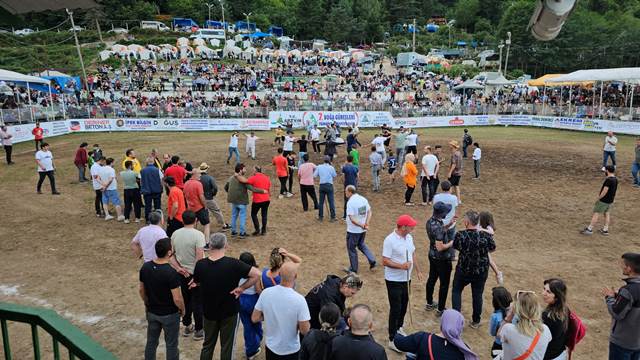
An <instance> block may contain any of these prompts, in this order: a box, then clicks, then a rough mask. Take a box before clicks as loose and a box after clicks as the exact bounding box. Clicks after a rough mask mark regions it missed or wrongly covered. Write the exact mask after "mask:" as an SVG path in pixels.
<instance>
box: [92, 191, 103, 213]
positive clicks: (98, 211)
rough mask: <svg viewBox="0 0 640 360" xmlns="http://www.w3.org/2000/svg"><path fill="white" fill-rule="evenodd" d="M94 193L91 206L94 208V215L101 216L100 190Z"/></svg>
mask: <svg viewBox="0 0 640 360" xmlns="http://www.w3.org/2000/svg"><path fill="white" fill-rule="evenodd" d="M94 191H95V192H96V198H95V200H94V201H93V204H94V205H95V207H96V215H102V190H94Z"/></svg>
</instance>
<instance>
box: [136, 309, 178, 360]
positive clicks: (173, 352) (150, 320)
mask: <svg viewBox="0 0 640 360" xmlns="http://www.w3.org/2000/svg"><path fill="white" fill-rule="evenodd" d="M160 331H164V342H165V344H166V347H167V351H166V353H167V360H178V359H179V358H180V352H179V350H178V338H179V335H180V314H179V313H175V314H170V315H164V316H160V315H156V314H153V313H150V312H148V311H147V345H146V346H145V348H144V359H145V360H155V359H156V350H157V348H158V340H159V339H160Z"/></svg>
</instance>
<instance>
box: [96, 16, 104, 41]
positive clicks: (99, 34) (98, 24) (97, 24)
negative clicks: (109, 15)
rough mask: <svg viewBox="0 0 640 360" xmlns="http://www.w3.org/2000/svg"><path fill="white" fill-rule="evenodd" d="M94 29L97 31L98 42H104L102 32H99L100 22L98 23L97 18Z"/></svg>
mask: <svg viewBox="0 0 640 360" xmlns="http://www.w3.org/2000/svg"><path fill="white" fill-rule="evenodd" d="M96 28H97V29H98V37H99V38H100V42H104V41H102V31H100V22H99V21H98V18H96Z"/></svg>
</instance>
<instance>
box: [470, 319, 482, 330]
mask: <svg viewBox="0 0 640 360" xmlns="http://www.w3.org/2000/svg"><path fill="white" fill-rule="evenodd" d="M469 327H470V328H472V329H479V328H480V321H478V322H475V321H472V322H471V323H470V324H469Z"/></svg>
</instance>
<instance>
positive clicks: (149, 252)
mask: <svg viewBox="0 0 640 360" xmlns="http://www.w3.org/2000/svg"><path fill="white" fill-rule="evenodd" d="M166 237H167V233H166V232H165V231H164V229H163V228H161V227H160V226H158V225H147V226H145V227H143V228H141V229H140V230H138V233H137V234H136V236H135V237H134V238H133V240H131V243H132V244H139V245H140V247H141V248H142V257H143V258H144V261H145V262H147V261H151V260H155V259H157V258H158V256H157V255H156V242H158V240H160V239H164V238H166Z"/></svg>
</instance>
